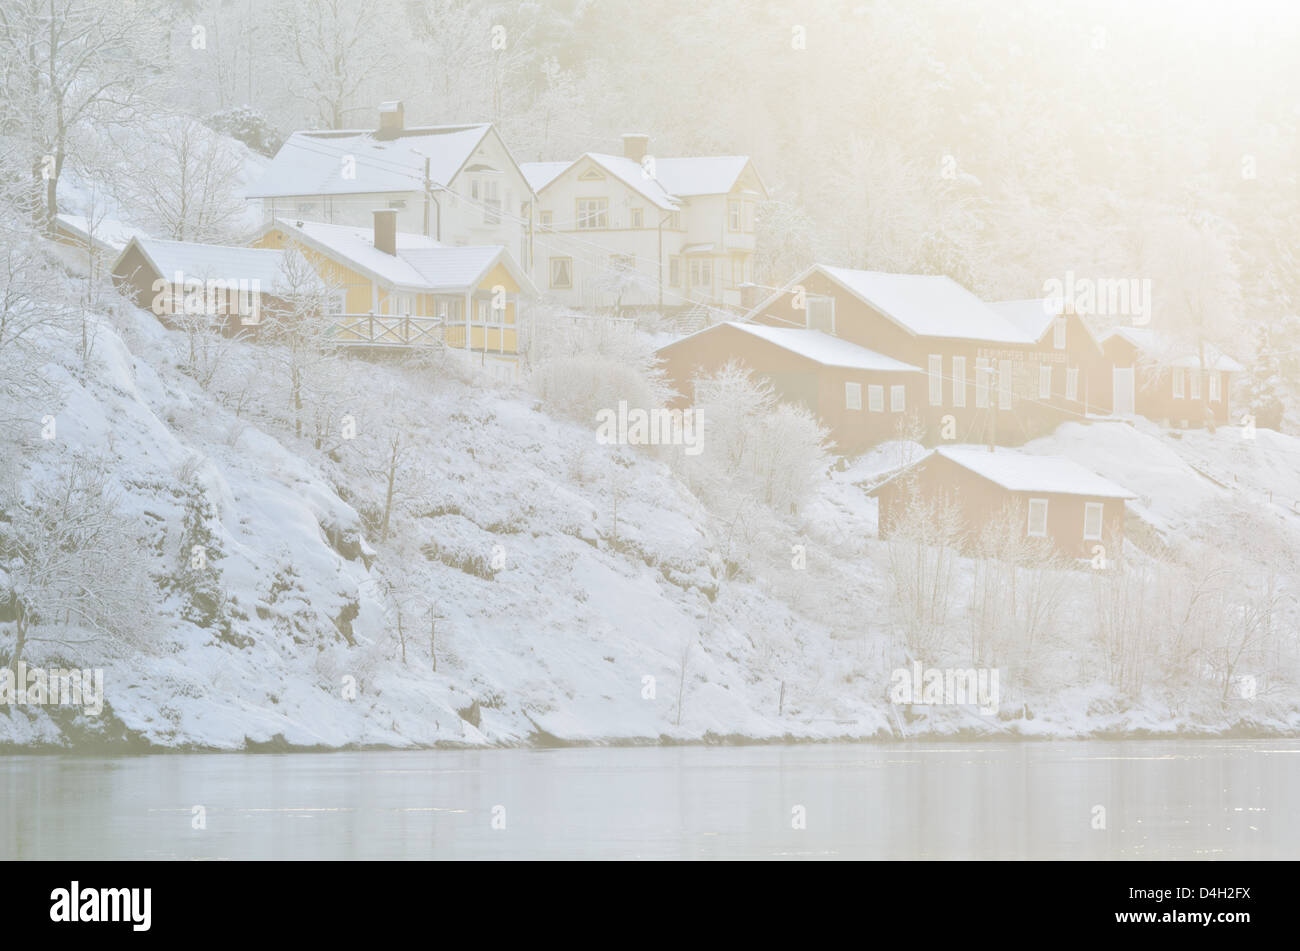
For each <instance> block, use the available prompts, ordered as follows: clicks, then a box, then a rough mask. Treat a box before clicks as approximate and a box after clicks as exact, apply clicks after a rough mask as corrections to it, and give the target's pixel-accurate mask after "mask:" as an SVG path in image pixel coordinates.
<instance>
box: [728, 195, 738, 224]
mask: <svg viewBox="0 0 1300 951" xmlns="http://www.w3.org/2000/svg"><path fill="white" fill-rule="evenodd" d="M740 225H741V218H740V202H739V201H737V200H735V199H734V198H733V199H732V200H731V201H729V202H727V230H728V231H739V230H740Z"/></svg>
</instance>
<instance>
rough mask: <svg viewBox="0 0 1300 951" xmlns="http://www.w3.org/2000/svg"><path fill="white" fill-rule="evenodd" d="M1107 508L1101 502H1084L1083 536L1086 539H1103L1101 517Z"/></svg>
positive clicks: (1093, 540) (1097, 540)
mask: <svg viewBox="0 0 1300 951" xmlns="http://www.w3.org/2000/svg"><path fill="white" fill-rule="evenodd" d="M1104 511H1105V509H1104V508H1103V506H1102V503H1100V502H1085V503H1084V504H1083V537H1084V540H1085V541H1090V542H1099V541H1101V517H1102V513H1103V512H1104Z"/></svg>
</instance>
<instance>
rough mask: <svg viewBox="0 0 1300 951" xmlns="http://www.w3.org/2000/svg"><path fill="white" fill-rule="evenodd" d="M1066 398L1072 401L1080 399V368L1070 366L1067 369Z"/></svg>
mask: <svg viewBox="0 0 1300 951" xmlns="http://www.w3.org/2000/svg"><path fill="white" fill-rule="evenodd" d="M1065 398H1066V399H1067V400H1070V401H1071V402H1078V400H1079V368H1078V367H1069V368H1068V369H1067V370H1066V371H1065Z"/></svg>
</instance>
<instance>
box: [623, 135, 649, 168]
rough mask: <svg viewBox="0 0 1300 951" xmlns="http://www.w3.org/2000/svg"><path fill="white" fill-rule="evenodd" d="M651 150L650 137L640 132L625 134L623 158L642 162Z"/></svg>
mask: <svg viewBox="0 0 1300 951" xmlns="http://www.w3.org/2000/svg"><path fill="white" fill-rule="evenodd" d="M649 149H650V136H648V135H643V134H642V133H640V132H625V133H623V157H624V158H630V159H631V160H632V161H634V162H638V163H639V162H640V161H641V160H642V159H643V158H645V154H646V152H647V151H649Z"/></svg>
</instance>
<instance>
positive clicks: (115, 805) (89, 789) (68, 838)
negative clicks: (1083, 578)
mask: <svg viewBox="0 0 1300 951" xmlns="http://www.w3.org/2000/svg"><path fill="white" fill-rule="evenodd" d="M1298 802H1300V741H1293V740H1266V741H1249V742H1246V741H1242V742H1232V741H1159V742H1147V741H1131V742H1086V743H1062V744H1045V743H1018V744H1001V743H999V744H956V743H954V744H946V745H935V744H917V745H849V744H845V745H838V744H837V745H822V746H755V747H707V748H705V747H674V748H658V747H655V748H644V749H565V750H490V751H437V752H400V753H385V752H375V753H320V754H318V753H292V754H282V755H275V754H252V755H244V754H237V755H223V754H191V755H159V756H134V757H120V758H99V757H95V758H91V757H75V756H5V757H0V859H299V858H311V859H314V858H322V859H382V858H403V859H465V858H616V859H629V858H656V859H698V858H704V859H722V858H755V859H758V858H794V859H806V858H945V859H948V858H952V859H964V858H992V859H1025V858H1085V859H1153V858H1161V859H1166V858H1169V859H1172V858H1178V859H1186V858H1191V859H1196V858H1202V859H1221V858H1224V859H1226V858H1233V859H1256V858H1272V859H1283V858H1296V857H1298V856H1300V808H1297V803H1298ZM196 806H202V807H203V810H204V817H205V819H206V828H204V829H195V828H193V823H194V821H195V817H194V807H196ZM1096 806H1102V807H1104V808H1105V810H1106V814H1105V824H1106V828H1105V829H1104V830H1102V829H1094V828H1093V824H1094V821H1095V819H1094V807H1096ZM498 807H499V808H498ZM797 807H802V815H803V816H804V817H805V819H806V828H803V829H796V828H793V826H794V825H795V824H796V819H797V815H798V814H799V813H798V811H797ZM494 820H495V824H496V825H501V824H502V821H504V826H505V827H504V828H494Z"/></svg>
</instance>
